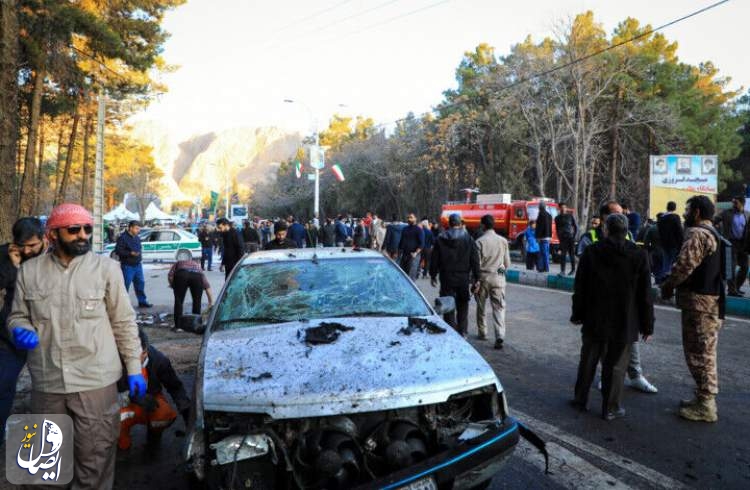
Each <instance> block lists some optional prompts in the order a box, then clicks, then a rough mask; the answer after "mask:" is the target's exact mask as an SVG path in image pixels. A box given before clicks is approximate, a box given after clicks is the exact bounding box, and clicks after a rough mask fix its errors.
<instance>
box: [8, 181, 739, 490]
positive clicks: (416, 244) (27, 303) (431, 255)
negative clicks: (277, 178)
mask: <svg viewBox="0 0 750 490" xmlns="http://www.w3.org/2000/svg"><path fill="white" fill-rule="evenodd" d="M676 209H677V205H676V203H673V202H671V203H669V204H668V205H667V209H666V212H664V213H663V214H662V213H660V214H659V215H658V216H657V219H656V220H655V221H652V220H648V219H647V220H645V222H643V223H641V218H640V216H639V215H637V213H635V212H634V211H630V210H629V209H628V208H627V206H624V205H620V204H619V203H617V202H615V201H610V202H607V203H605V204H604V205H603V206H602V207H601V209H600V210H599V215H598V216H597V217H596V218H595V219H592V221H591V226H590V228H589V229H588V230H587V231H586V232H584V233H583V234H581V235H580V237H579V236H578V235H579V229H578V225H577V223H576V221H575V219H574V217H573V215H572V214H571V213H569V212H567V209H566V207H565V206H564V205H562V206H561V207H560V210H561V213H560V214H558V215H557V216H556V217H555V218H554V219H552V216H551V215H550V214H549V212H547V210H546V209H545V204H544V203H541V204H540V206H539V213H538V215H537V218H536V219H535V220H534V221H532V222H530V223H529V226H528V228H527V229H526V231H525V232H524V243H525V246H526V247H527V249H526V252H527V254H526V257H527V263H528V264H531V265H532V266H535V267H537V268H538V269H540V270H548V269H549V257H550V242H551V238H552V224H553V223H554V226H555V228H556V230H557V234H558V237H559V239H560V251H561V254H562V265H561V273H564V271H565V264H566V262H568V261H569V262H570V265H571V268H570V271H569V274H575V292H574V294H573V298H572V313H571V318H570V320H571V322H572V323H574V324H577V325H581V335H582V348H581V357H580V362H579V366H578V375H577V380H576V383H575V388H574V397H573V400H572V405H573V406H574V407H576V408H577V409H579V410H586V409H587V408H588V399H589V392H590V390H591V386H592V384H593V383H594V381H595V379H596V371H597V368H598V366H599V365H601V383H600V390H601V392H602V416H603V417H604V418H605V419H606V420H613V419H616V418H619V417H622V416H624V415H625V410H624V408H623V406H622V391H623V386H626V385H630V386H633V387H635V388H637V389H639V390H641V391H644V392H648V393H656V392H657V389H656V387H654V386H653V385H652V384H651V383H649V382H648V380H647V379H646V378H645V377H644V376H643V369H642V367H641V358H640V353H639V349H638V346H639V342H640V341H647V340H648V339H649V338H650V337H651V336H652V335H653V334H654V313H653V303H652V299H651V288H652V284H653V283H656V284H657V285H658V286H659V287H660V288H661V293H662V297H663V298H665V299H669V298H671V297H672V296H673V295H674V293H675V291H676V292H677V305H678V307H679V308H680V309H681V310H682V334H683V348H684V355H685V359H686V363H687V366H688V369H689V371H690V373H691V374H692V376H693V378H694V380H695V383H696V390H695V396H694V397H693V398H691V399H686V400H683V401H682V402H681V403H680V410H679V414H680V415H681V416H682V417H684V418H686V419H689V420H696V421H706V422H713V421H716V420H717V419H718V414H717V406H716V395H717V393H718V375H717V367H716V346H717V342H718V331H719V329H720V327H721V323H722V319H723V316H724V308H723V305H724V296H725V295H724V293H725V291H724V285H725V284H726V285H727V287H728V289H729V291H728V294H729V295H735V296H739V295H742V294H743V292H742V291H741V287H742V285H743V284H744V281H745V279H746V276H747V273H748V251H749V250H750V228H749V227H748V225H750V214H749V213H747V212H746V211H745V210H744V198H740V197H738V198H736V199H734V200H733V207H732V208H731V209H728V210H725V211H723V212H722V213H720V214H718V215H717V214H716V213H715V208H714V204H713V203H712V202H711V200H710V199H708V198H706V197H705V196H696V197H694V198H692V199H690V200H688V202H687V207H686V212H685V215H684V227H683V220H681V219H680V216H679V215H677V213H676ZM447 224H448V226H447V227H446V229H441V227H440V226H439V225H438V223H436V222H432V221H430V220H429V219H428V218H423V219H421V220H418V219H417V217H416V215H415V214H414V213H410V214H408V216H407V217H406V221H405V222H401V221H399V220H398V219H397V218H396V217H395V216H394V217H393V219H392V220H391V221H389V222H385V221H384V220H382V219H381V218H380V217H378V216H377V215H376V214H374V213H367V214H366V216H365V217H364V218H361V219H352V218H349V217H346V216H344V215H339V216H337V217H336V218H334V219H326V220H325V221H324V222H323V223H317V222H313V221H310V222H307V223H305V224H303V223H301V222H299V221H298V220H297V219H296V218H295V217H294V216H289V217H287V218H286V219H277V220H273V221H271V220H253V221H249V220H248V221H246V222H245V223H243V226H242V227H241V228H238V227H235V225H234V223H232V222H231V221H229V220H227V219H224V218H220V219H219V220H217V222H216V227H215V228H214V229H211V228H209V226H208V225H202V226H201V227H200V230H199V232H198V237H199V240H200V243H201V246H202V253H201V258H200V262H198V261H197V260H192V259H190V260H180V261H177V262H176V263H175V264H173V265H172V267H171V268H170V270H169V272H168V283H169V286H170V287H171V288H173V290H174V296H175V306H174V317H175V323H176V324H179V322H180V319H181V317H183V316H184V315H183V313H182V308H183V306H182V304H183V302H184V299H185V296H186V295H187V292H188V291H190V294H191V296H192V299H193V305H192V306H193V307H192V312H193V313H194V314H198V313H200V305H201V297H202V294H203V292H206V294H207V296H208V300H209V304H211V303H212V302H213V293H212V291H211V287H210V284H209V282H208V280H207V278H206V276H205V271H206V270H208V271H210V270H212V265H213V255H214V254H215V253H217V252H218V253H219V254H220V255H221V260H220V267H221V269H222V270H223V271H224V272H225V274H226V275H227V277H228V275H229V274H230V273H231V271H232V269H233V268H234V267H235V265H236V264H237V263H238V262H239V260H240V259H241V258H242V257H243V256H244V255H245V254H246V253H253V252H255V251H257V250H280V249H292V248H303V247H352V248H354V249H357V248H372V249H375V250H378V251H381V252H382V253H383V254H385V255H387V256H388V257H390V258H391V259H393V260H394V262H395V263H397V264H398V265H399V266H400V267H401V268H402V270H403V271H404V273H405V274H407V275H408V276H409V277H411V278H412V279H413V280H415V281H416V280H418V279H420V278H422V279H424V278H427V276H429V278H430V282H431V284H432V286H434V287H438V286H439V294H440V296H452V297H453V298H454V299H455V304H456V308H455V311H451V312H449V313H447V314H446V315H445V320H446V322H448V323H449V324H450V325H451V326H452V327H453V328H454V329H455V330H457V331H458V332H459V333H460V334H461V335H463V336H464V337H466V336H467V334H468V317H469V315H468V312H469V305H470V300H471V297H472V295H474V297H475V299H476V308H477V332H478V336H477V338H478V340H480V341H485V340H488V339H489V332H488V325H487V324H488V323H489V324H490V325H491V326H492V331H493V332H492V333H493V334H494V347H495V348H496V349H502V348H503V345H504V343H505V336H506V325H505V307H506V273H507V271H508V269H509V268H510V267H511V261H510V250H509V249H510V247H509V243H508V241H507V240H506V238H505V237H503V236H501V235H500V234H498V233H496V232H495V221H494V218H493V216H492V215H489V214H488V215H485V216H483V217H482V219H481V229H480V233H479V236H477V237H474V236H472V234H470V233H469V232H468V231H467V229H466V227H465V225H464V223H463V221H462V219H461V216H459V215H458V214H452V215H450V216H449V217H448V220H447ZM139 231H140V223H139V222H137V221H132V222H130V223H128V226H127V229H126V230H125V231H124V232H123V233H121V234H120V235H119V236H118V237H116V242H117V245H116V247H115V254H116V255H117V257H118V258H119V263H118V262H115V261H112V260H110V259H109V258H108V257H105V256H102V255H98V254H95V253H92V251H91V235H92V232H93V220H92V217H91V214H90V213H89V212H88V211H87V210H86V209H84V208H83V207H81V206H78V205H75V204H62V205H59V206H57V207H55V208H54V210H53V211H52V213H51V214H50V216H49V219H48V220H47V222H46V224H45V225H43V224H42V223H41V222H40V221H39V220H38V219H36V218H33V217H25V218H21V219H19V220H18V221H17V222H16V223H15V225H14V226H13V230H12V235H13V241H12V243H9V244H6V245H3V246H0V292H2V311H1V313H0V325H2V326H3V328H1V329H0V368H1V369H0V441H2V440H3V438H2V432H3V431H4V428H5V420H6V419H7V417H8V414H9V412H10V410H11V407H12V403H13V399H14V396H15V389H16V381H17V378H18V376H19V373H20V371H21V369H22V368H23V366H24V365H27V366H28V368H29V371H30V373H31V382H32V392H31V410H32V411H33V412H35V413H67V414H68V415H70V416H71V417H72V418H73V421H74V427H75V480H74V482H75V483H74V484H75V485H77V486H78V487H81V488H111V487H112V484H113V478H114V461H115V453H116V448H117V447H118V446H119V447H120V448H121V449H127V448H128V447H129V446H130V445H131V441H130V430H131V428H132V427H133V426H134V425H136V424H144V425H146V426H147V428H148V431H147V432H148V438H149V440H156V441H158V439H159V435H160V434H161V432H162V431H163V430H164V429H166V427H168V426H169V425H170V424H172V423H173V422H174V421H175V420H176V418H177V417H178V415H179V416H182V417H183V419H187V418H188V417H189V406H190V400H189V398H188V396H187V394H186V392H185V390H184V387H183V386H182V383H181V381H180V379H179V377H178V376H177V375H176V374H175V372H174V369H173V368H172V366H171V363H170V361H169V359H168V358H167V357H166V356H165V355H164V354H162V353H161V352H159V351H158V349H156V348H155V347H154V346H152V345H150V344H149V343H148V338H147V336H146V334H145V333H144V332H143V331H139V328H138V326H137V325H136V322H135V311H134V309H133V307H132V306H131V303H130V298H129V295H128V289H129V286H130V284H131V283H132V284H133V286H134V289H135V293H136V297H137V300H138V307H139V308H150V307H151V306H152V305H151V304H150V303H149V302H148V299H147V296H146V292H145V285H144V275H143V267H142V255H141V250H142V248H141V243H140V238H139ZM576 263H578V267H576ZM726 264H729V267H724V266H725V265H726ZM728 268H731V271H730V272H729V274H727V272H725V270H726V269H728ZM735 270H736V274H735V273H734V271H735ZM488 301H489V304H490V308H489V311H488V309H487V302H488ZM488 319H489V322H488ZM639 339H640V340H639ZM164 390H166V391H167V392H168V393H169V394H170V396H171V398H172V401H173V403H172V404H170V403H169V401H168V400H167V399H166V397H165V395H164V393H163V391H164ZM173 405H174V406H173Z"/></svg>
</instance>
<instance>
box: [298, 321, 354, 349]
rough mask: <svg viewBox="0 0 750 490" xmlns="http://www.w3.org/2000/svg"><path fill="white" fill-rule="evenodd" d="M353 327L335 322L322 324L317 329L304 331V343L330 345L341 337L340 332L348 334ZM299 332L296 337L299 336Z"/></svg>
mask: <svg viewBox="0 0 750 490" xmlns="http://www.w3.org/2000/svg"><path fill="white" fill-rule="evenodd" d="M351 330H354V327H347V326H346V325H342V324H340V323H337V322H322V323H321V324H320V325H318V326H317V327H310V328H306V329H305V330H304V332H305V338H304V342H305V343H306V344H310V345H318V344H332V343H334V342H336V340H337V339H338V338H339V336H340V335H341V332H349V331H351ZM301 332H302V331H300V332H299V333H298V334H297V336H300V334H301Z"/></svg>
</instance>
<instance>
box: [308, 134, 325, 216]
mask: <svg viewBox="0 0 750 490" xmlns="http://www.w3.org/2000/svg"><path fill="white" fill-rule="evenodd" d="M313 151H316V152H318V154H319V155H320V157H321V159H322V158H323V155H322V154H321V153H320V133H319V132H318V124H317V121H316V123H315V148H313ZM310 160H312V158H310ZM320 163H321V164H322V163H323V162H322V161H321V162H320ZM313 218H314V219H315V221H314V222H315V225H316V226H317V225H318V224H319V223H320V166H319V165H316V166H315V204H314V205H313Z"/></svg>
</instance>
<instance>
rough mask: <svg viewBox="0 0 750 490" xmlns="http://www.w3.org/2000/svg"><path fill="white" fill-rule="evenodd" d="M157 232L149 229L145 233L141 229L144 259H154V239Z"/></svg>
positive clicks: (142, 256) (142, 255)
mask: <svg viewBox="0 0 750 490" xmlns="http://www.w3.org/2000/svg"><path fill="white" fill-rule="evenodd" d="M156 233H157V232H156V231H153V230H149V231H147V232H145V233H144V232H143V231H141V233H140V234H139V236H140V237H141V258H142V259H143V260H153V259H154V258H155V257H154V253H155V250H156V246H155V245H156V244H155V242H154V241H153V240H154V239H155V238H156V236H155V234H156Z"/></svg>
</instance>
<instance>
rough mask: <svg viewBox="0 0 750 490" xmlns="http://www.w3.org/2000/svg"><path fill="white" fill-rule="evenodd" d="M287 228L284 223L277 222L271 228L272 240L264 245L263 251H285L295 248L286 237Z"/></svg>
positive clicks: (295, 245) (294, 244)
mask: <svg viewBox="0 0 750 490" xmlns="http://www.w3.org/2000/svg"><path fill="white" fill-rule="evenodd" d="M286 232H287V226H286V223H285V222H284V221H279V222H278V223H276V224H275V225H274V227H273V233H274V239H273V240H271V241H270V242H268V243H267V244H266V246H265V247H264V248H263V250H285V249H288V248H297V244H296V243H294V242H293V241H291V240H290V239H289V238H288V237H287V234H286Z"/></svg>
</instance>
